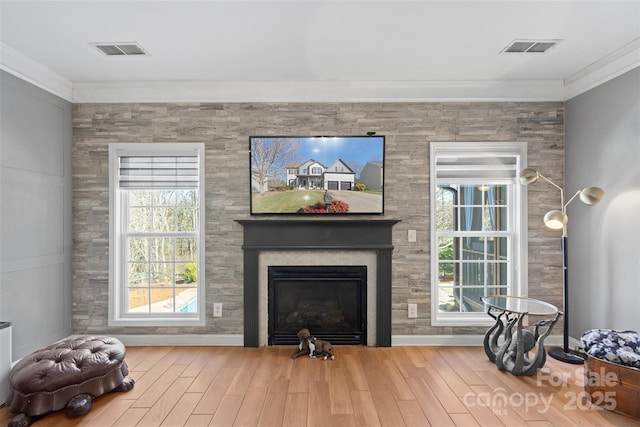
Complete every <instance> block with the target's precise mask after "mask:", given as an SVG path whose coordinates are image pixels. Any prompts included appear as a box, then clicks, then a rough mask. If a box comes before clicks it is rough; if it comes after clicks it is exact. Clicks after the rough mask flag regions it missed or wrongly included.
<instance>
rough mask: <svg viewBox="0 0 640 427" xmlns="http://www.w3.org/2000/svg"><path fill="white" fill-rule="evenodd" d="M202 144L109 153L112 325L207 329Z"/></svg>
mask: <svg viewBox="0 0 640 427" xmlns="http://www.w3.org/2000/svg"><path fill="white" fill-rule="evenodd" d="M202 160H203V146H202V144H177V145H172V144H112V145H111V146H110V172H111V174H112V179H111V187H110V194H111V197H110V200H111V206H110V212H111V218H112V224H111V240H110V241H111V244H110V257H111V269H110V280H109V290H110V292H109V305H110V310H109V316H110V322H111V323H113V324H123V325H138V324H151V323H153V324H157V325H179V324H184V323H189V324H193V323H194V322H196V323H197V324H202V323H203V322H204V313H203V312H204V287H203V284H204V270H203V268H202V266H203V265H204V263H203V259H204V253H203V251H202V250H201V249H202V244H201V242H202V241H203V239H202V235H203V200H202V198H203V194H204V191H203V190H204V182H203V179H204V178H203V176H204V173H203V167H202V166H203V162H202Z"/></svg>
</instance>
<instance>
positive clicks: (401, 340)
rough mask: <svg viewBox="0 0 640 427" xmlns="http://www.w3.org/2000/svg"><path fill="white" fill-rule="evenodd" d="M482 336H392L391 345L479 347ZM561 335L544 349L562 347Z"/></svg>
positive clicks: (571, 344) (571, 343) (574, 344)
mask: <svg viewBox="0 0 640 427" xmlns="http://www.w3.org/2000/svg"><path fill="white" fill-rule="evenodd" d="M483 340H484V335H393V336H392V337H391V345H392V346H393V347H396V346H403V345H407V346H409V345H412V346H420V345H424V346H481V345H483ZM562 342H563V339H562V335H550V336H549V337H547V339H546V340H545V342H544V345H545V347H548V346H549V345H552V346H558V345H560V346H561V345H562ZM580 345H581V342H580V340H577V339H575V338H571V337H570V338H569V348H571V349H575V348H576V347H579V346H580Z"/></svg>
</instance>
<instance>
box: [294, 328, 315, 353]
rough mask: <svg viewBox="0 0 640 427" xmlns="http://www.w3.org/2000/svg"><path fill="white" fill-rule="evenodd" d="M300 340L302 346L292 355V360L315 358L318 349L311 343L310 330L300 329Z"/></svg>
mask: <svg viewBox="0 0 640 427" xmlns="http://www.w3.org/2000/svg"><path fill="white" fill-rule="evenodd" d="M298 339H299V340H300V344H298V347H297V348H296V351H294V352H293V353H292V354H291V358H292V359H295V358H296V357H300V356H306V355H309V357H310V358H312V359H313V358H315V356H314V353H315V349H316V345H315V344H314V343H313V342H312V341H311V332H309V330H308V329H300V330H299V331H298Z"/></svg>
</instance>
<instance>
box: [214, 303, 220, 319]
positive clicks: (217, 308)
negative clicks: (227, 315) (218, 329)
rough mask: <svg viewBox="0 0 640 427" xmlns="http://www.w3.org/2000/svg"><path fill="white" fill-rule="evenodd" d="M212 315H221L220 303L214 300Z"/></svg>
mask: <svg viewBox="0 0 640 427" xmlns="http://www.w3.org/2000/svg"><path fill="white" fill-rule="evenodd" d="M213 317H222V303H221V302H214V303H213Z"/></svg>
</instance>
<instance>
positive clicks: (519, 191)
mask: <svg viewBox="0 0 640 427" xmlns="http://www.w3.org/2000/svg"><path fill="white" fill-rule="evenodd" d="M498 155H499V156H505V155H506V156H514V158H515V165H514V166H513V173H512V174H513V177H509V178H507V177H502V178H490V181H491V182H490V184H495V185H505V184H507V188H508V190H507V191H508V192H509V197H510V200H511V202H510V203H509V204H508V205H507V209H509V210H510V212H509V213H508V214H507V215H508V216H509V218H510V219H511V220H512V222H513V224H512V225H511V228H510V229H508V230H506V231H504V232H484V231H479V232H473V237H476V236H479V237H482V236H483V235H496V234H500V235H504V236H507V237H509V239H510V240H511V241H510V244H509V250H508V260H507V263H508V265H509V267H508V270H509V271H508V277H509V283H508V288H507V293H508V294H509V295H514V296H526V295H527V291H528V282H527V276H528V271H527V259H528V252H527V192H526V191H524V189H523V186H522V185H520V183H519V179H518V177H519V173H520V170H522V169H523V168H525V167H526V164H527V143H526V142H431V144H430V213H431V218H432V220H431V226H430V228H431V236H432V238H431V242H430V250H431V252H430V253H431V263H430V265H431V325H432V326H467V327H468V326H489V325H492V324H493V323H495V320H494V319H491V318H490V317H489V316H487V314H486V312H485V311H481V312H443V311H440V310H439V302H440V301H439V291H440V286H439V283H438V272H439V270H438V267H439V263H438V262H439V258H438V241H439V237H441V236H442V237H450V236H452V235H455V234H456V232H455V231H454V232H439V231H438V230H437V224H436V223H437V221H436V190H437V189H438V185H441V184H444V183H445V182H444V181H446V184H460V185H465V184H477V183H478V178H464V177H453V178H437V172H438V170H439V169H438V167H437V165H436V161H437V159H438V158H440V157H441V156H447V157H449V156H459V157H494V156H498ZM488 183H489V182H488ZM457 233H459V234H458V236H459V237H463V233H465V232H464V231H462V232H457Z"/></svg>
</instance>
